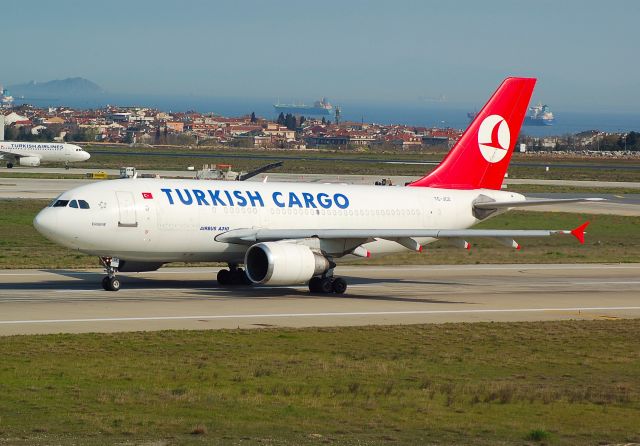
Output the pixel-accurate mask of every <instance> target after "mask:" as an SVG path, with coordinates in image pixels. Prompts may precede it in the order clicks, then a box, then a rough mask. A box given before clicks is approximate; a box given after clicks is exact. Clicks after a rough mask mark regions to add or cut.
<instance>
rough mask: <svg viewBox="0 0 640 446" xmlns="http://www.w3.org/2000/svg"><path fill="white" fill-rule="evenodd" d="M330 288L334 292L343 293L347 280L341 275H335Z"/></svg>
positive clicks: (345, 289)
mask: <svg viewBox="0 0 640 446" xmlns="http://www.w3.org/2000/svg"><path fill="white" fill-rule="evenodd" d="M331 289H332V290H333V292H334V293H336V294H344V292H345V291H347V281H346V280H344V279H343V278H342V277H337V278H335V279H334V280H333V283H332V284H331Z"/></svg>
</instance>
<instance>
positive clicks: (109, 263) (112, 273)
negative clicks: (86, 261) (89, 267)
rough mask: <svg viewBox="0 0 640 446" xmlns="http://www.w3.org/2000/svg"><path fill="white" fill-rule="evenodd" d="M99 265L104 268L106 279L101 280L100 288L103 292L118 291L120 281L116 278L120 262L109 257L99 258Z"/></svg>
mask: <svg viewBox="0 0 640 446" xmlns="http://www.w3.org/2000/svg"><path fill="white" fill-rule="evenodd" d="M100 263H102V266H104V269H105V272H106V273H107V277H104V278H103V279H102V288H104V290H105V291H118V290H119V289H120V279H118V278H117V277H116V272H117V271H118V265H119V263H120V261H119V260H118V259H113V258H111V257H100Z"/></svg>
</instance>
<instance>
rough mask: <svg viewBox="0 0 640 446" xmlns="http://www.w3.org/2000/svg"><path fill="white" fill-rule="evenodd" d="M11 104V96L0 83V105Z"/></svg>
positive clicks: (6, 105) (7, 105)
mask: <svg viewBox="0 0 640 446" xmlns="http://www.w3.org/2000/svg"><path fill="white" fill-rule="evenodd" d="M11 104H13V96H11V95H10V94H9V90H7V89H6V88H4V87H3V86H2V85H0V106H2V107H11Z"/></svg>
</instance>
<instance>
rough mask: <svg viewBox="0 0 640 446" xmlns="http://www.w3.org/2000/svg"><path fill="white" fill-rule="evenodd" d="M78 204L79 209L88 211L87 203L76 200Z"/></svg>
mask: <svg viewBox="0 0 640 446" xmlns="http://www.w3.org/2000/svg"><path fill="white" fill-rule="evenodd" d="M78 204H79V205H80V209H89V203H87V202H86V201H84V200H78Z"/></svg>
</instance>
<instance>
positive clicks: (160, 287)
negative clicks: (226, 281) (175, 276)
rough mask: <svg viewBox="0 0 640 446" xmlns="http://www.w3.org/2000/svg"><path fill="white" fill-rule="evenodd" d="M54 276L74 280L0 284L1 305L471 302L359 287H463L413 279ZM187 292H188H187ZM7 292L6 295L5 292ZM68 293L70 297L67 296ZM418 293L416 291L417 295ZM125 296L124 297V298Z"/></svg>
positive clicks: (72, 273)
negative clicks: (333, 283)
mask: <svg viewBox="0 0 640 446" xmlns="http://www.w3.org/2000/svg"><path fill="white" fill-rule="evenodd" d="M42 271H46V272H49V273H52V274H57V275H60V276H64V277H69V278H72V279H76V280H72V281H67V280H64V281H60V280H44V281H37V282H22V281H19V280H14V281H11V282H2V283H0V302H2V301H3V298H2V294H6V291H10V290H15V291H46V290H50V291H52V292H56V291H57V292H58V293H56V295H47V296H37V295H34V296H32V297H25V298H24V299H25V300H31V299H32V300H33V301H34V302H37V301H56V302H62V301H66V302H79V301H83V300H93V301H95V300H109V301H129V302H132V301H179V300H193V299H197V300H215V299H290V298H315V299H318V298H323V299H341V298H344V299H363V300H376V301H393V302H413V303H416V302H417V303H461V304H462V303H464V304H469V303H470V302H463V301H452V300H443V299H428V298H426V297H425V298H420V297H409V296H406V297H403V296H393V295H390V294H386V293H385V294H382V293H380V292H379V290H375V291H378V292H372V293H362V292H361V290H360V289H359V288H358V287H357V286H358V285H364V286H367V285H369V286H370V287H369V286H367V289H369V290H372V291H373V290H374V288H375V286H376V285H381V286H382V285H394V284H397V285H408V284H411V285H414V286H416V285H417V286H424V287H429V286H430V285H439V286H464V285H466V284H465V283H461V282H445V281H426V280H425V281H421V280H411V279H394V278H384V279H370V278H362V277H346V276H341V277H344V279H345V280H347V282H348V283H349V284H350V285H354V286H353V287H352V288H351V289H347V293H346V294H344V295H342V296H340V295H335V294H310V293H309V292H308V291H307V290H306V287H295V288H294V287H268V286H255V287H252V286H233V287H220V286H218V284H217V283H216V281H215V279H214V278H213V277H212V278H211V280H202V279H195V280H186V281H185V280H167V279H160V278H157V279H156V278H147V277H136V276H127V275H121V276H120V278H121V281H122V289H121V291H120V292H115V293H114V292H109V291H104V290H102V287H101V285H100V281H101V280H102V278H103V277H104V274H102V273H98V272H95V273H93V272H81V271H73V270H42ZM172 289H174V290H176V291H181V292H184V294H182V295H168V293H170V292H171V290H172ZM185 289H186V290H187V291H185ZM127 290H139V291H144V290H148V293H145V294H146V295H145V296H141V295H136V296H128V295H126V294H125V293H126V291H127ZM3 291H4V293H3ZM64 291H69V292H70V293H71V294H68V295H67V294H66V293H64ZM83 291H88V292H96V293H95V294H93V293H92V295H91V296H87V297H83V296H80V295H74V293H76V292H83ZM153 291H158V292H161V294H155V295H154V294H152V293H153ZM389 292H393V288H392V287H389ZM418 293H419V292H416V294H418ZM123 294H124V295H123Z"/></svg>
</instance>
